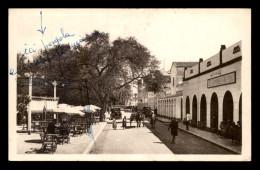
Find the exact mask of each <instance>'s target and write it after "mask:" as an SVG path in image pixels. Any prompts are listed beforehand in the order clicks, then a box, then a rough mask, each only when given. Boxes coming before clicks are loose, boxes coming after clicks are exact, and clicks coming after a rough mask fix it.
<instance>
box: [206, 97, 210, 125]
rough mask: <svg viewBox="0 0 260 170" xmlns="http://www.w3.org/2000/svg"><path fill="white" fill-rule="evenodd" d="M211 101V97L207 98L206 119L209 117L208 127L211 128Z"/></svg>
mask: <svg viewBox="0 0 260 170" xmlns="http://www.w3.org/2000/svg"><path fill="white" fill-rule="evenodd" d="M210 102H211V100H210V98H209V99H207V113H206V119H207V125H206V126H207V127H208V128H210V126H211V124H210V123H211V122H210V111H211V110H210V109H211V108H210Z"/></svg>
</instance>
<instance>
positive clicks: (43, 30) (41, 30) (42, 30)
mask: <svg viewBox="0 0 260 170" xmlns="http://www.w3.org/2000/svg"><path fill="white" fill-rule="evenodd" d="M40 14H41V29H40V30H37V31H40V32H41V33H42V35H44V32H45V29H46V27H44V29H42V11H41V12H40Z"/></svg>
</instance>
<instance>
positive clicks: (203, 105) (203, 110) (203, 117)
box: [200, 94, 207, 128]
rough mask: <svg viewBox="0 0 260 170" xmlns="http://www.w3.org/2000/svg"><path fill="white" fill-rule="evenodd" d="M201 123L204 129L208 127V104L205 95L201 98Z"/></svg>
mask: <svg viewBox="0 0 260 170" xmlns="http://www.w3.org/2000/svg"><path fill="white" fill-rule="evenodd" d="M200 122H201V126H202V127H203V128H204V127H206V122H207V102H206V96H205V94H203V95H202V96H201V100H200Z"/></svg>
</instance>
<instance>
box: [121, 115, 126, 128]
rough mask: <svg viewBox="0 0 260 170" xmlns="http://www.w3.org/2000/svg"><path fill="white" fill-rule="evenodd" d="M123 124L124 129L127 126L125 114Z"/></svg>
mask: <svg viewBox="0 0 260 170" xmlns="http://www.w3.org/2000/svg"><path fill="white" fill-rule="evenodd" d="M122 126H123V129H125V128H126V116H124V118H123V121H122Z"/></svg>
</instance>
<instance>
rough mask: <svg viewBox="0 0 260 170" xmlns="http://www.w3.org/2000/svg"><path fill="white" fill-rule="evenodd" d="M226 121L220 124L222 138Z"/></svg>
mask: <svg viewBox="0 0 260 170" xmlns="http://www.w3.org/2000/svg"><path fill="white" fill-rule="evenodd" d="M226 124H227V123H226V121H222V122H221V123H220V130H221V131H220V132H221V137H222V138H225V129H226Z"/></svg>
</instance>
